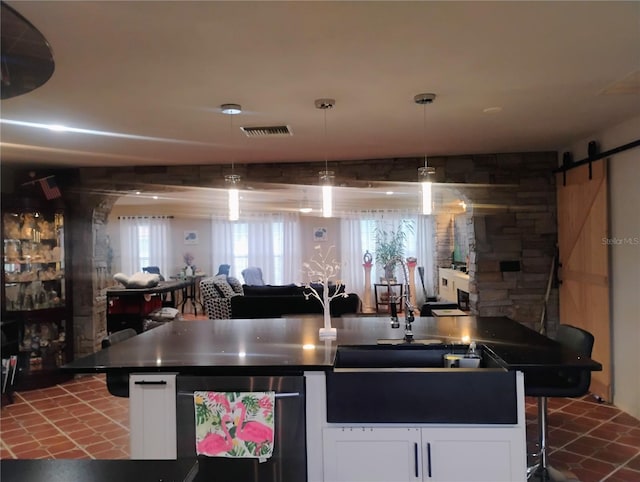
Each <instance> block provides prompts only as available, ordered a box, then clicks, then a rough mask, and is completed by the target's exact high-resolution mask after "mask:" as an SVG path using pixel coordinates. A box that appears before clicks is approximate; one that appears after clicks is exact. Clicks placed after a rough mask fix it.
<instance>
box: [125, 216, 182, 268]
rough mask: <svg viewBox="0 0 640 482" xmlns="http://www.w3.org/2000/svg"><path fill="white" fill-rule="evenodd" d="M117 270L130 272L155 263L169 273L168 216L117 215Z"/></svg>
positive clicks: (169, 232) (169, 236)
mask: <svg viewBox="0 0 640 482" xmlns="http://www.w3.org/2000/svg"><path fill="white" fill-rule="evenodd" d="M120 251H121V255H120V271H122V272H123V273H125V274H128V275H130V274H133V273H136V272H138V271H142V268H144V267H146V266H157V267H158V268H160V272H161V273H163V274H165V277H168V276H169V275H170V274H171V270H172V269H173V267H172V266H171V263H170V260H169V255H170V253H171V219H170V218H168V217H166V216H123V217H121V218H120Z"/></svg>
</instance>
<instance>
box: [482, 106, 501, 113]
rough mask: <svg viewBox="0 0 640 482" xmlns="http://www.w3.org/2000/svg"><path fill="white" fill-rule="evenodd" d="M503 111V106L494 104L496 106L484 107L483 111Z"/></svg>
mask: <svg viewBox="0 0 640 482" xmlns="http://www.w3.org/2000/svg"><path fill="white" fill-rule="evenodd" d="M501 111H502V107H500V106H494V107H487V108H486V109H482V112H484V113H485V114H497V113H498V112H501Z"/></svg>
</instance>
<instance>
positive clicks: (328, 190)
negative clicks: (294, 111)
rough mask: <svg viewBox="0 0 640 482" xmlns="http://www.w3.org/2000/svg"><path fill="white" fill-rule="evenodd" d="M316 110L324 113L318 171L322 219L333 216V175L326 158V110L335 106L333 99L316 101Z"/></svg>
mask: <svg viewBox="0 0 640 482" xmlns="http://www.w3.org/2000/svg"><path fill="white" fill-rule="evenodd" d="M315 105H316V108H317V109H322V110H323V111H324V171H320V172H319V175H320V185H321V186H322V217H323V218H330V217H331V216H333V181H334V179H335V173H334V172H333V171H330V170H329V161H328V157H327V110H328V109H332V108H333V106H335V105H336V101H335V99H316V101H315Z"/></svg>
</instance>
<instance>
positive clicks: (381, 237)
mask: <svg viewBox="0 0 640 482" xmlns="http://www.w3.org/2000/svg"><path fill="white" fill-rule="evenodd" d="M407 232H411V233H412V232H413V224H412V223H411V222H409V221H406V220H402V221H401V222H400V224H399V225H398V227H397V228H396V229H389V230H387V229H385V228H384V227H383V226H378V227H377V228H376V230H375V240H376V250H375V255H376V263H377V264H378V265H379V266H381V267H382V268H383V269H384V278H380V282H381V283H395V281H396V277H395V263H390V261H391V260H393V259H395V258H398V257H404V249H405V243H406V242H407Z"/></svg>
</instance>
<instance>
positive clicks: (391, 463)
mask: <svg viewBox="0 0 640 482" xmlns="http://www.w3.org/2000/svg"><path fill="white" fill-rule="evenodd" d="M420 446H421V436H420V429H418V428H362V427H355V428H325V429H323V448H324V463H323V467H324V481H325V482H405V481H411V482H414V481H421V480H422V470H421V469H422V462H421V450H420ZM467 482H468V481H467Z"/></svg>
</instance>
